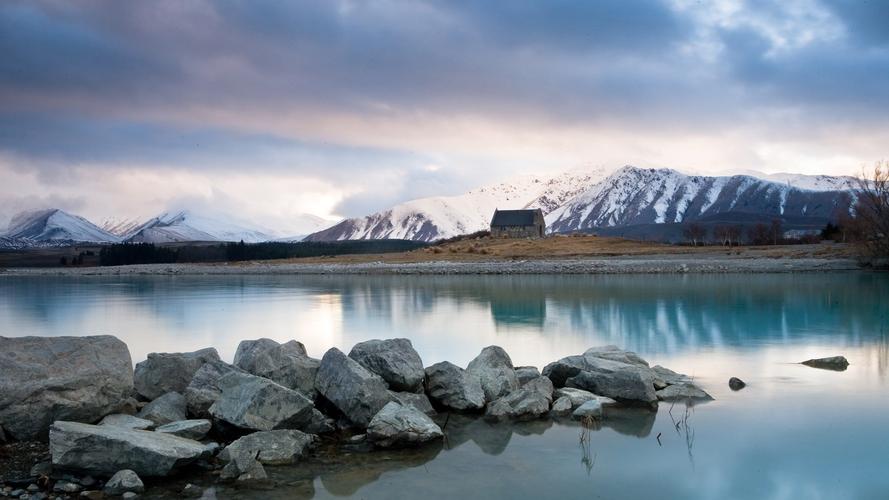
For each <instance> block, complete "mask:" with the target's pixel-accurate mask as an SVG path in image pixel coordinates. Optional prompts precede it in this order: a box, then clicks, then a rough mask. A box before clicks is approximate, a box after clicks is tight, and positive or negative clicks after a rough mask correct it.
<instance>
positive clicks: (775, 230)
mask: <svg viewBox="0 0 889 500" xmlns="http://www.w3.org/2000/svg"><path fill="white" fill-rule="evenodd" d="M783 236H784V231H783V230H782V228H781V219H772V225H771V226H769V238H770V239H771V240H772V245H777V244H778V242H779V241H780V240H781V238H782V237H783Z"/></svg>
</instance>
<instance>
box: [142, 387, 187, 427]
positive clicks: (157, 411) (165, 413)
mask: <svg viewBox="0 0 889 500" xmlns="http://www.w3.org/2000/svg"><path fill="white" fill-rule="evenodd" d="M136 416H137V417H139V418H143V419H145V420H151V421H152V422H154V423H155V424H157V425H165V424H169V423H170V422H177V421H179V420H185V419H186V418H187V417H186V415H185V396H183V395H182V394H179V393H178V392H168V393H166V394H164V395H163V396H161V397H159V398H157V399H155V400H154V401H152V402H150V403H148V404H147V405H145V406H144V407H143V408H142V410H141V411H139V413H138V414H137V415H136Z"/></svg>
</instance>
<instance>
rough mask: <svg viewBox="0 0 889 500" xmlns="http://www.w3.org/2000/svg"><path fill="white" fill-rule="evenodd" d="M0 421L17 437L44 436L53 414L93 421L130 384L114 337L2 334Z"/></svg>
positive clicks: (126, 360) (123, 349) (128, 366)
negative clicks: (19, 335) (16, 335)
mask: <svg viewBox="0 0 889 500" xmlns="http://www.w3.org/2000/svg"><path fill="white" fill-rule="evenodd" d="M0 374H2V375H0V422H2V423H3V428H4V430H5V431H6V433H7V434H9V436H10V437H11V438H13V439H16V440H34V439H42V440H46V437H47V431H48V430H49V426H50V425H51V424H52V422H54V421H55V420H73V421H81V422H96V421H98V420H99V419H100V418H102V417H103V416H105V415H107V414H109V413H115V412H117V411H118V409H119V407H120V406H121V405H122V403H123V401H125V400H126V399H127V397H129V395H130V393H131V392H132V390H133V365H132V361H131V359H130V352H129V350H128V349H127V346H126V344H124V343H123V342H121V341H120V340H118V339H117V338H115V337H112V336H108V335H103V336H92V337H15V338H9V337H0Z"/></svg>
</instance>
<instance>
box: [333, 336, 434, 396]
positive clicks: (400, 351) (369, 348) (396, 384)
mask: <svg viewBox="0 0 889 500" xmlns="http://www.w3.org/2000/svg"><path fill="white" fill-rule="evenodd" d="M349 357H350V358H352V359H354V360H355V361H357V362H358V363H359V364H360V365H361V366H363V367H365V368H367V369H368V370H370V371H372V372H373V373H376V374H377V375H379V376H380V377H382V378H383V380H385V381H386V383H387V384H389V388H390V389H392V390H393V391H400V392H420V391H422V389H423V377H424V376H425V375H426V373H425V371H424V370H423V360H421V359H420V355H419V354H417V351H415V350H414V346H413V345H412V344H411V341H410V340H408V339H387V340H368V341H366V342H360V343H358V344H355V347H353V348H352V350H351V351H350V352H349Z"/></svg>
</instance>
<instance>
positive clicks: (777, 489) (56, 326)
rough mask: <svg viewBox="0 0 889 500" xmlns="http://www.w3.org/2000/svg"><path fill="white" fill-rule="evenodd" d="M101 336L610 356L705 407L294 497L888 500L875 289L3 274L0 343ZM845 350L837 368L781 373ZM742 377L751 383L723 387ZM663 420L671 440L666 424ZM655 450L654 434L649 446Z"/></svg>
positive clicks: (541, 432)
mask: <svg viewBox="0 0 889 500" xmlns="http://www.w3.org/2000/svg"><path fill="white" fill-rule="evenodd" d="M100 333H101V334H114V335H117V336H118V337H120V338H121V339H123V340H124V341H126V342H127V344H128V345H129V346H130V349H131V352H132V354H133V358H134V362H138V361H140V360H141V359H144V358H145V356H146V354H147V353H148V352H152V351H182V350H194V349H197V348H201V347H205V346H210V345H212V346H215V347H216V348H217V349H218V350H219V351H220V354H221V355H222V356H223V358H226V359H229V360H230V359H231V357H232V356H233V354H234V350H235V348H236V346H237V343H238V341H240V340H241V339H245V338H256V337H271V338H275V339H278V340H281V341H283V340H289V339H292V338H295V339H298V340H300V341H301V342H303V343H304V344H306V346H307V348H308V350H309V352H310V354H312V355H314V356H316V357H320V356H321V355H322V354H323V352H324V350H326V349H327V348H329V347H331V346H336V347H339V348H341V349H344V350H348V349H349V348H350V347H351V346H352V345H353V344H355V343H356V342H359V341H362V340H366V339H369V338H387V337H407V338H410V339H411V340H412V341H413V343H414V346H415V347H416V348H417V350H418V351H419V353H420V354H421V356H422V357H423V360H424V362H425V363H426V364H427V365H429V364H432V363H435V362H437V361H441V360H445V359H447V360H451V361H454V362H455V363H458V364H460V365H464V366H465V364H466V363H467V362H468V361H469V360H470V359H472V358H473V357H474V356H475V355H476V354H477V353H478V351H479V350H480V349H481V348H482V347H484V346H486V345H490V344H497V345H501V346H503V347H504V348H505V349H506V350H507V351H508V352H509V353H510V355H511V356H512V358H513V361H514V363H515V364H516V365H535V366H538V367H542V366H543V365H545V364H546V363H548V362H550V361H552V360H555V359H557V358H559V357H562V356H566V355H569V354H576V353H580V352H582V351H583V350H585V349H586V348H588V347H590V346H594V345H601V344H616V345H618V346H620V347H623V348H626V349H630V350H634V351H636V352H638V353H639V354H640V355H642V356H643V357H645V358H646V359H648V360H649V361H650V362H652V363H653V364H654V363H658V364H662V365H665V366H667V367H670V368H673V369H675V370H677V371H681V372H684V373H687V374H689V375H693V376H694V377H695V379H696V380H697V381H698V382H699V383H700V384H701V385H702V386H703V387H704V388H706V389H707V390H708V391H709V392H710V393H711V394H712V395H713V396H714V397H715V398H716V401H714V402H711V403H708V404H704V405H698V406H696V407H694V408H692V409H689V410H688V411H687V412H686V408H685V407H684V406H682V405H677V406H675V407H673V408H672V410H671V408H670V407H669V406H668V405H664V404H662V405H661V408H660V411H659V412H658V413H657V414H630V415H626V416H624V417H622V418H621V419H620V420H617V421H614V422H607V423H606V426H605V427H603V428H601V429H598V430H594V431H593V432H592V433H591V434H590V439H589V441H588V445H586V446H584V445H582V444H581V443H580V439H579V437H580V433H581V430H580V428H579V427H577V426H576V425H574V424H572V423H551V422H534V423H530V424H523V425H515V426H511V425H506V424H502V425H490V424H487V423H485V422H483V421H478V420H470V421H464V420H462V419H452V420H451V421H449V423H448V426H447V428H446V431H447V434H448V440H447V442H446V443H445V444H444V445H442V446H437V447H436V446H433V447H427V448H423V449H421V450H409V451H401V452H385V453H383V452H380V453H373V454H366V453H358V452H356V453H354V454H352V455H349V456H345V457H341V458H338V459H336V460H333V461H331V460H314V461H311V462H309V463H305V464H300V465H299V466H295V467H278V468H272V469H271V470H270V473H271V475H272V476H273V477H274V478H275V479H276V480H277V483H278V487H277V488H276V489H274V490H263V491H250V490H247V491H245V490H241V491H234V490H226V489H220V490H219V494H220V496H222V497H226V496H234V497H244V498H290V497H315V498H329V497H343V496H355V497H359V498H417V497H424V498H453V497H464V498H480V497H484V498H501V497H502V498H552V497H555V498H677V499H679V498H701V499H710V498H742V499H747V498H750V499H763V498H765V499H784V498H788V499H791V498H793V499H797V498H814V499H818V498H824V499H828V498H829V499H836V498H856V499H857V498H861V499H871V498H873V499H886V498H889V425H887V424H889V275H886V274H868V273H845V274H817V275H815V274H813V275H720V276H695V275H686V276H661V275H658V276H520V277H507V276H503V277H480V276H460V277H436V276H423V277H416V276H415V277H355V276H348V277H343V276H337V277H334V276H330V277H292V276H291V277H268V276H263V277H240V276H237V277H235V276H229V277H207V278H189V277H177V278H170V277H139V278H126V279H121V278H113V279H112V278H90V279H67V278H66V279H61V278H12V277H3V278H0V335H7V336H16V335H86V334H100ZM835 354H842V355H844V356H846V357H847V358H848V359H849V361H850V362H851V366H850V367H849V369H848V370H846V371H844V372H831V371H824V370H817V369H813V368H808V367H805V366H802V365H799V364H796V362H799V361H802V360H805V359H808V358H812V357H822V356H830V355H835ZM731 376H737V377H740V378H742V379H744V380H745V381H746V382H747V383H748V387H747V388H746V389H744V390H742V391H740V392H733V391H731V390H730V389H729V388H728V385H727V381H728V378H729V377H731ZM677 424H678V425H677ZM658 437H659V439H658Z"/></svg>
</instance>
